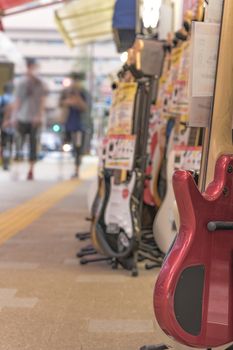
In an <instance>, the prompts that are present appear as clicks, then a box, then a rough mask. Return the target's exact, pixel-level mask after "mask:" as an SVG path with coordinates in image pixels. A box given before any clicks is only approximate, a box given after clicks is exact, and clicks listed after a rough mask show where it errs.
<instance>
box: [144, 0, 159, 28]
mask: <svg viewBox="0 0 233 350" xmlns="http://www.w3.org/2000/svg"><path fill="white" fill-rule="evenodd" d="M161 5H162V0H143V1H142V5H141V13H142V21H143V25H144V27H145V28H156V27H157V25H158V21H159V13H160V7H161Z"/></svg>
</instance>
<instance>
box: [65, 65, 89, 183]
mask: <svg viewBox="0 0 233 350" xmlns="http://www.w3.org/2000/svg"><path fill="white" fill-rule="evenodd" d="M70 78H71V84H70V86H69V87H67V88H66V89H64V90H63V91H62V93H61V96H60V106H61V107H62V108H63V118H64V128H65V143H71V144H72V147H73V153H74V158H75V170H74V174H73V175H72V177H79V168H80V164H81V158H82V154H83V148H84V141H85V140H84V138H85V124H86V120H87V119H88V118H89V114H90V104H91V98H90V95H89V93H88V92H87V90H86V89H84V87H83V86H82V81H83V80H84V74H83V73H77V72H72V73H71V74H70Z"/></svg>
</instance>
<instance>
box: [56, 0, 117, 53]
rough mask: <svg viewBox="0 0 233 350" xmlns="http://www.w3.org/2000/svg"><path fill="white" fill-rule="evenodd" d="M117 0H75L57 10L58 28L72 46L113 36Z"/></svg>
mask: <svg viewBox="0 0 233 350" xmlns="http://www.w3.org/2000/svg"><path fill="white" fill-rule="evenodd" d="M114 4H115V0H101V1H100V0H73V1H71V2H69V3H67V4H65V5H64V6H63V7H62V8H60V9H58V10H56V11H55V19H56V23H57V26H58V29H59V31H60V33H61V35H62V37H63V39H64V41H65V42H66V43H67V45H69V46H70V47H74V46H77V45H78V44H86V43H90V42H93V41H96V40H104V39H110V38H112V16H113V7H114Z"/></svg>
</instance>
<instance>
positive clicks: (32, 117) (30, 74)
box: [14, 58, 46, 180]
mask: <svg viewBox="0 0 233 350" xmlns="http://www.w3.org/2000/svg"><path fill="white" fill-rule="evenodd" d="M26 66H27V72H26V76H25V77H23V78H22V79H21V80H20V82H19V83H18V85H17V87H16V89H15V106H14V113H15V123H16V129H17V133H18V139H19V142H18V147H17V148H18V149H17V156H16V158H18V157H20V151H21V150H22V147H23V144H24V141H25V137H26V135H29V162H30V167H29V171H28V180H33V177H34V175H33V170H34V164H35V162H36V160H37V137H38V132H39V129H40V126H41V124H42V122H43V117H44V108H45V95H46V89H45V86H44V84H43V83H42V81H41V80H40V79H39V78H38V76H37V68H38V64H37V62H36V60H34V59H32V58H28V59H26Z"/></svg>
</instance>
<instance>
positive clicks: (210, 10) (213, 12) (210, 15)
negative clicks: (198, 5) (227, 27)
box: [205, 0, 223, 23]
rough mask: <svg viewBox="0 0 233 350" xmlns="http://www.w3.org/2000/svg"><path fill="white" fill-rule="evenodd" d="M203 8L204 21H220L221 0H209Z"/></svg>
mask: <svg viewBox="0 0 233 350" xmlns="http://www.w3.org/2000/svg"><path fill="white" fill-rule="evenodd" d="M205 9H206V11H205V22H208V23H221V18H222V10H223V0H209V1H208V5H206V8H205Z"/></svg>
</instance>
